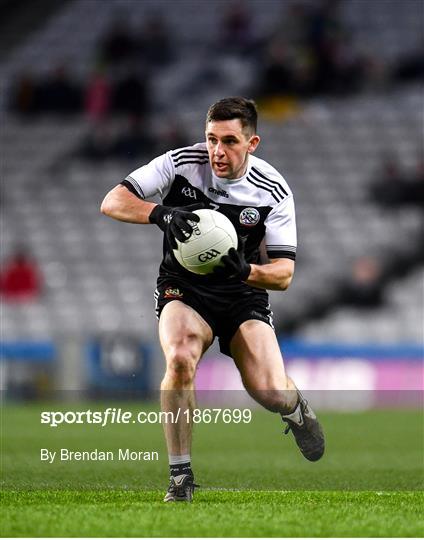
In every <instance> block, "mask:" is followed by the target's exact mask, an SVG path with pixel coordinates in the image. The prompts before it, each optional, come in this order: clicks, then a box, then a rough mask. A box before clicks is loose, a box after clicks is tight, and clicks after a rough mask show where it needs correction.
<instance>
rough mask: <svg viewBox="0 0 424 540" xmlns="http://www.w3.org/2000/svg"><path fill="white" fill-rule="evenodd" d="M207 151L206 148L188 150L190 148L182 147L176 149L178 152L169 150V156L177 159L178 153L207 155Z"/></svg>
mask: <svg viewBox="0 0 424 540" xmlns="http://www.w3.org/2000/svg"><path fill="white" fill-rule="evenodd" d="M207 153H208V151H207V150H190V149H187V148H183V149H182V150H178V152H171V156H172V158H173V159H176V158H177V159H179V158H178V156H179V155H180V154H182V155H183V154H187V155H189V156H192V155H196V154H201V155H205V154H206V155H207Z"/></svg>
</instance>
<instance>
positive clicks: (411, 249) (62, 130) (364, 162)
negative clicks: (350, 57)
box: [0, 0, 423, 343]
mask: <svg viewBox="0 0 424 540" xmlns="http://www.w3.org/2000/svg"><path fill="white" fill-rule="evenodd" d="M245 4H246V6H247V8H248V9H249V10H250V13H251V16H252V19H253V20H254V24H255V32H256V34H257V36H259V37H261V38H264V37H266V36H267V35H268V33H269V32H271V30H272V27H273V24H274V22H275V20H276V19H277V18H278V17H283V16H284V13H285V10H287V9H288V7H289V5H290V3H289V2H277V1H275V0H249V1H246V3H245ZM306 4H308V5H318V2H312V1H309V2H306ZM196 5H197V4H196V2H194V1H190V0H181V1H179V2H176V3H169V2H166V1H164V0H143V1H139V2H132V1H126V0H114V1H113V2H103V3H102V4H101V9H99V3H98V2H93V1H89V0H75V1H73V2H67V3H66V4H64V6H63V8H60V7H59V5H58V8H57V11H56V12H55V13H53V14H51V15H50V17H49V18H48V19H47V20H46V22H45V24H44V25H43V26H42V27H41V28H40V29H38V30H37V31H36V32H34V33H33V34H31V33H30V34H28V37H27V38H26V39H23V40H22V42H21V43H20V44H19V46H17V47H15V48H14V49H13V50H11V51H10V53H9V55H8V56H7V57H6V58H5V60H4V61H3V62H2V63H1V65H0V73H1V78H0V80H1V83H0V84H1V88H0V90H1V95H2V96H3V99H2V102H1V104H0V106H1V109H2V111H1V114H2V118H3V120H2V123H3V129H2V130H1V134H0V142H1V148H2V154H3V155H4V156H5V157H4V159H3V163H2V176H3V177H4V178H5V179H6V182H5V183H4V184H3V187H2V197H3V210H2V220H3V225H2V237H1V244H2V254H3V255H2V257H4V256H5V255H7V254H9V253H10V252H11V251H12V250H13V248H14V246H16V245H17V244H22V243H24V244H25V245H26V246H27V247H28V249H29V250H30V251H31V253H33V254H34V256H35V257H36V258H37V260H38V262H39V264H40V267H41V269H42V272H43V274H44V277H45V282H46V287H45V292H44V295H43V297H42V298H41V299H40V301H38V302H34V303H31V304H28V305H14V304H8V303H6V302H3V305H2V323H1V324H2V336H1V339H2V340H3V341H11V340H12V341H13V340H20V339H47V340H49V339H52V338H55V337H57V336H62V335H78V336H91V335H97V334H100V333H102V332H110V331H113V332H120V331H121V332H124V331H125V332H132V333H135V334H137V335H139V336H140V338H141V339H146V340H151V339H153V338H152V336H153V335H154V334H155V332H156V321H155V319H154V316H153V288H154V283H155V278H156V271H157V266H158V264H159V261H160V256H161V234H160V233H159V232H158V231H156V230H153V228H150V227H137V226H135V225H128V224H122V223H117V222H112V221H110V220H108V219H107V218H105V217H104V216H102V215H100V213H99V205H100V202H101V200H102V198H103V196H104V195H105V193H106V192H107V191H108V190H109V189H111V188H112V187H113V186H114V185H116V184H117V183H119V182H120V181H121V179H122V178H123V177H125V176H126V174H128V172H129V171H130V170H131V169H132V168H134V167H135V166H137V165H138V164H137V163H134V162H132V161H131V160H129V161H128V164H127V163H122V161H121V162H116V161H113V160H111V159H108V160H106V161H103V162H97V163H96V164H91V163H87V162H84V161H83V160H82V159H79V158H76V157H72V156H73V155H74V152H75V149H76V148H77V147H78V146H79V145H80V144H81V141H82V140H83V139H84V137H85V136H86V135H87V133H89V131H90V129H91V125H90V123H89V121H88V120H87V118H86V117H85V116H83V115H82V114H78V115H76V116H73V117H66V118H63V117H44V116H40V117H37V118H35V119H25V118H21V117H17V116H16V115H15V114H13V113H12V112H11V111H10V110H8V99H9V98H10V92H11V90H12V88H13V82H14V81H15V80H16V77H17V76H18V74H19V73H21V72H23V71H28V70H29V71H31V73H33V74H36V75H37V76H40V77H41V76H44V75H47V74H48V73H49V72H50V71H51V70H52V69H53V68H54V67H55V66H57V65H59V64H60V63H62V62H63V61H65V62H66V65H67V66H68V68H69V70H70V72H71V73H72V76H73V77H74V79H75V80H76V81H78V82H79V83H81V84H83V83H84V82H86V81H87V79H88V77H89V76H90V73H92V72H93V70H94V67H95V65H96V62H97V61H98V45H99V42H100V41H101V38H102V36H103V35H104V34H105V32H106V31H107V29H108V27H109V26H110V25H111V23H112V22H113V20H114V17H116V16H117V15H118V14H119V16H121V17H122V16H124V18H126V19H127V21H128V25H129V26H128V27H129V28H131V29H132V31H134V32H135V33H136V32H137V30H138V28H139V27H140V25H141V23H142V21H143V18H144V17H146V16H147V15H148V14H149V13H151V11H157V12H159V13H162V15H163V16H164V17H165V19H166V24H167V25H168V26H169V28H170V29H171V33H172V42H173V46H174V50H175V51H176V57H175V59H174V61H173V62H171V63H170V64H169V65H166V66H164V67H162V68H160V69H159V68H158V69H156V70H155V69H153V70H151V71H150V72H149V76H150V77H151V97H152V108H151V112H150V115H151V125H152V130H153V131H154V130H155V129H159V127H160V124H161V121H163V119H164V118H166V115H168V114H169V113H170V112H172V113H176V114H177V115H178V117H179V119H180V121H181V122H182V123H183V124H184V126H185V130H186V131H187V133H188V135H189V136H190V138H191V140H193V142H194V141H196V140H199V139H201V138H202V131H203V130H202V126H203V121H204V120H203V118H204V114H205V110H206V107H207V106H208V105H209V103H210V102H211V101H213V100H215V99H216V98H219V97H221V96H222V95H232V94H235V93H239V92H247V91H248V89H249V88H250V87H251V84H252V78H254V76H255V71H254V70H255V66H254V63H252V62H249V59H243V58H242V59H240V58H238V59H236V58H232V57H229V56H225V55H220V54H215V52H214V48H215V46H216V40H217V39H218V35H219V34H218V29H219V24H220V20H221V12H220V9H219V7H220V6H221V3H220V2H218V1H216V2H204V3H202V9H201V10H200V9H197V7H196ZM339 8H340V13H341V17H342V19H343V21H344V23H345V24H346V25H348V26H349V28H350V29H351V31H352V35H353V36H354V42H355V45H356V46H357V47H359V48H360V50H362V51H365V52H372V53H373V54H374V55H376V56H377V57H378V58H379V60H380V61H381V62H384V63H386V64H387V65H392V64H394V63H396V62H398V61H399V60H400V59H401V58H403V57H404V56H405V55H407V54H409V53H412V52H414V51H415V50H416V49H417V48H418V45H419V43H420V40H421V39H422V35H421V33H422V30H423V26H422V25H423V22H422V17H420V13H421V15H422V3H421V2H420V1H419V0H417V1H415V0H408V1H407V2H398V1H395V0H379V1H375V2H365V1H363V0H349V1H342V2H341V3H340V6H339ZM187 19H189V20H190V24H189V25H188V24H186V22H187ZM93 21H95V23H94V22H93ZM206 68H208V69H206ZM8 96H9V98H8ZM422 106H423V95H422V86H421V84H420V82H418V83H410V84H408V85H402V86H397V85H394V84H387V85H386V86H384V87H383V88H379V89H373V90H369V91H367V90H365V91H363V92H361V93H360V94H357V95H353V96H350V97H348V98H344V99H339V98H337V99H336V98H334V97H322V96H321V97H319V98H313V99H309V100H308V101H306V102H300V103H298V105H297V109H296V110H297V112H296V114H292V115H291V116H290V118H286V119H272V118H268V117H267V118H266V119H262V121H261V123H260V133H261V136H262V141H263V142H262V146H261V148H260V151H259V152H258V155H259V156H260V157H264V158H265V159H267V160H269V161H270V162H271V163H272V164H273V165H274V166H275V167H276V168H277V169H279V170H280V171H281V172H282V173H283V175H284V176H285V177H286V179H287V181H288V182H289V184H290V185H291V187H292V188H293V191H294V194H295V197H296V203H297V216H298V228H299V246H300V248H299V255H298V262H297V270H296V276H295V280H294V283H293V285H292V287H291V289H290V290H289V291H287V292H286V293H284V294H281V293H271V299H272V305H273V310H274V313H275V317H276V321H277V324H278V323H280V325H281V326H280V329H282V330H284V331H286V332H287V331H289V332H290V333H292V334H293V335H294V336H295V337H298V338H300V339H306V340H313V341H338V342H354V343H362V342H369V343H399V342H410V343H421V342H422V338H423V329H422V318H423V317H422V315H423V267H422V263H421V265H420V264H417V261H419V256H418V255H417V253H419V249H420V241H421V238H420V235H421V233H422V216H421V210H422V209H420V208H419V207H415V208H414V207H399V208H390V209H384V208H381V207H379V206H378V204H377V203H376V202H375V201H373V200H371V198H370V196H369V190H370V186H371V184H372V183H373V182H374V181H375V174H376V171H377V170H378V167H379V165H380V164H381V159H382V156H383V154H385V153H390V152H393V153H395V154H396V156H397V157H398V159H399V160H400V162H401V163H402V165H403V166H404V167H405V168H406V169H411V170H412V169H413V168H414V167H415V166H416V163H417V160H418V159H419V155H420V152H422V142H423V133H422V125H423V124H422ZM364 254H366V255H370V254H371V255H373V256H374V257H376V258H377V259H378V261H380V262H381V264H382V266H383V267H385V265H387V264H390V263H391V262H393V260H396V259H398V260H399V261H402V264H403V261H407V262H406V263H405V264H404V268H403V271H402V272H400V273H399V278H398V279H396V277H395V276H393V274H391V275H390V279H388V280H387V283H386V282H385V288H384V294H383V297H384V302H383V304H382V305H381V306H379V307H378V308H374V309H370V310H368V311H367V310H365V311H364V309H360V310H359V309H357V308H354V307H346V306H343V305H338V302H337V298H336V299H335V301H333V299H334V298H335V292H336V291H337V288H338V287H339V286H340V284H341V283H342V282H343V281H344V280H345V279H346V276H347V275H348V274H349V272H350V269H351V266H352V263H353V261H354V260H355V259H356V258H357V257H360V256H362V255H364ZM409 267H410V271H409ZM323 305H325V306H326V309H325V311H324V310H322V313H317V311H319V310H320V306H323ZM317 315H321V316H320V317H318V316H317ZM290 321H292V322H293V324H292V325H290V324H289V323H290Z"/></svg>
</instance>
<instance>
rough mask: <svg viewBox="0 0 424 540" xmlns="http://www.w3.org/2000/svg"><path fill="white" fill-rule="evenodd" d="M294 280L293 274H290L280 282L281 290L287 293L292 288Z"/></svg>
mask: <svg viewBox="0 0 424 540" xmlns="http://www.w3.org/2000/svg"><path fill="white" fill-rule="evenodd" d="M292 280H293V273H290V274H288V275H285V276H284V277H282V279H281V280H280V290H282V291H286V290H287V289H288V288H289V287H290V283H291V282H292Z"/></svg>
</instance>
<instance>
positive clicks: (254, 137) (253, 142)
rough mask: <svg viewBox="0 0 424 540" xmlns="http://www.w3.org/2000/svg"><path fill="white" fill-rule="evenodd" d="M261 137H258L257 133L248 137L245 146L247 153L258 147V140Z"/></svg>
mask: <svg viewBox="0 0 424 540" xmlns="http://www.w3.org/2000/svg"><path fill="white" fill-rule="evenodd" d="M260 140H261V138H260V137H259V135H256V133H255V135H252V136H251V137H250V140H249V146H248V147H247V151H248V152H249V154H252V153H253V152H254V151H255V150H256V148H257V147H258V145H259V142H260Z"/></svg>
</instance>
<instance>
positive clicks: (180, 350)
mask: <svg viewBox="0 0 424 540" xmlns="http://www.w3.org/2000/svg"><path fill="white" fill-rule="evenodd" d="M196 360H197V358H196V355H195V353H194V351H193V350H192V349H191V348H190V347H184V346H179V347H175V348H174V349H173V350H172V351H171V352H170V354H169V355H168V357H167V359H166V361H167V369H166V372H167V376H168V377H170V378H171V379H172V380H173V381H174V382H176V383H180V384H182V385H186V384H190V383H192V382H193V380H194V375H195V372H196Z"/></svg>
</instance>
